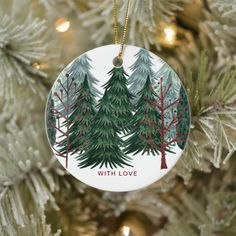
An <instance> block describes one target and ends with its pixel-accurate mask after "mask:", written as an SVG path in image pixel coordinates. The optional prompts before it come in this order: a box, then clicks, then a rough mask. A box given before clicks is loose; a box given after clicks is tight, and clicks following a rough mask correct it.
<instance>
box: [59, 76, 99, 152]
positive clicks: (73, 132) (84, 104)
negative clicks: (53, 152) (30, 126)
mask: <svg viewBox="0 0 236 236" xmlns="http://www.w3.org/2000/svg"><path fill="white" fill-rule="evenodd" d="M76 97H77V99H76V102H75V104H74V106H73V107H72V110H73V112H72V113H71V115H70V116H69V118H68V120H67V122H69V124H70V128H69V143H70V147H69V150H68V151H69V152H78V151H83V149H84V148H85V147H86V146H87V145H89V143H90V141H89V136H88V134H89V132H90V130H91V126H92V123H93V120H94V116H95V114H96V111H95V108H94V106H95V99H94V95H93V94H92V92H91V88H90V86H89V83H88V79H87V75H85V79H84V81H83V82H82V83H81V85H80V88H79V90H78V92H77V95H76ZM66 143H67V139H64V140H62V141H61V142H60V146H61V147H62V148H61V149H60V152H61V153H62V154H64V153H65V152H66V151H67V150H66V145H65V144H66Z"/></svg>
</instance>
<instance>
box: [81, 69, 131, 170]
mask: <svg viewBox="0 0 236 236" xmlns="http://www.w3.org/2000/svg"><path fill="white" fill-rule="evenodd" d="M109 74H110V75H111V78H110V79H109V81H108V82H107V83H106V84H105V85H104V87H105V92H104V95H103V97H102V98H101V99H100V101H99V103H98V106H97V107H98V112H97V114H96V116H95V118H94V123H93V126H92V128H91V132H90V135H89V139H90V140H91V143H90V145H89V146H88V147H87V148H86V150H85V152H84V153H83V154H82V155H81V156H78V157H77V160H78V161H79V164H78V165H79V167H80V168H85V167H91V168H94V167H96V166H98V167H99V168H101V167H102V166H106V167H109V168H111V169H113V168H117V167H124V166H131V164H130V163H129V162H130V158H128V157H127V156H126V155H125V154H124V153H123V151H122V147H123V146H124V141H123V140H122V139H121V137H120V136H119V134H120V133H121V132H122V131H124V130H127V128H128V127H129V126H130V124H128V120H129V118H130V117H132V112H131V111H132V105H131V103H130V99H131V98H132V96H131V95H130V93H129V91H128V89H127V87H126V83H127V82H126V77H125V71H124V69H123V67H121V68H113V69H112V70H111V71H110V72H109Z"/></svg>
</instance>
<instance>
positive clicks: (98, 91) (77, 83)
mask: <svg viewBox="0 0 236 236" xmlns="http://www.w3.org/2000/svg"><path fill="white" fill-rule="evenodd" d="M118 50H119V45H107V46H103V47H99V48H95V49H93V50H91V51H88V52H86V53H84V54H83V55H81V56H79V57H78V58H76V59H75V60H74V61H72V62H71V63H70V64H69V65H68V66H67V67H66V68H65V69H64V70H63V71H62V72H61V73H60V75H59V76H58V78H57V80H56V81H55V83H54V85H53V87H52V89H51V92H50V94H49V98H48V102H47V107H46V130H47V136H48V140H49V142H50V145H51V147H52V149H53V151H54V153H55V155H56V157H57V159H58V161H59V162H60V163H61V164H62V165H63V166H64V167H65V168H66V169H67V171H68V172H69V173H71V174H72V175H73V176H74V177H75V178H77V179H78V180H80V181H82V182H84V183H86V184H88V185H90V186H92V187H95V188H98V189H102V190H106V191H114V192H123V191H131V190H136V189H140V188H143V187H145V186H148V185H150V184H152V183H154V182H155V181H157V180H159V179H160V178H162V177H163V176H164V175H166V174H167V172H168V171H169V170H170V169H171V168H173V166H174V165H175V163H176V162H177V160H178V159H179V158H180V157H181V154H182V153H183V149H184V147H185V144H186V142H187V138H188V133H189V129H190V108H189V103H188V99H187V95H186V91H185V89H184V87H183V85H182V84H181V81H180V79H179V78H178V76H177V74H176V73H175V72H174V71H173V70H172V69H171V67H170V66H169V65H168V64H166V63H165V62H164V61H163V60H162V59H161V58H159V57H158V56H156V55H155V54H153V53H151V52H149V51H147V50H145V49H142V48H139V47H135V46H128V45H126V47H125V51H124V54H123V58H122V59H123V64H122V65H119V66H114V65H113V59H114V58H115V57H116V56H117V51H118Z"/></svg>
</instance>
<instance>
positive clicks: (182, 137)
mask: <svg viewBox="0 0 236 236" xmlns="http://www.w3.org/2000/svg"><path fill="white" fill-rule="evenodd" d="M179 96H180V101H179V103H178V107H177V115H178V116H179V117H181V118H180V120H179V122H178V124H177V131H178V137H179V141H178V142H177V144H178V146H179V147H180V148H181V149H183V148H184V146H185V143H186V141H187V137H188V133H189V125H190V111H189V107H188V99H187V95H186V92H185V90H184V88H183V86H181V88H180V92H179Z"/></svg>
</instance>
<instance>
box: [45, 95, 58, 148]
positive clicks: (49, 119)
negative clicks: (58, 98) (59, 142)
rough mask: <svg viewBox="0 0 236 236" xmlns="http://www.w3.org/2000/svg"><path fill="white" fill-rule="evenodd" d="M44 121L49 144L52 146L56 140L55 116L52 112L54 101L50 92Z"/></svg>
mask: <svg viewBox="0 0 236 236" xmlns="http://www.w3.org/2000/svg"><path fill="white" fill-rule="evenodd" d="M46 123H47V124H46V126H47V134H48V139H49V142H50V144H51V145H52V146H53V145H54V144H55V142H56V129H55V126H56V117H55V114H54V101H53V99H52V95H51V94H50V95H49V99H48V105H47V109H46Z"/></svg>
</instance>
